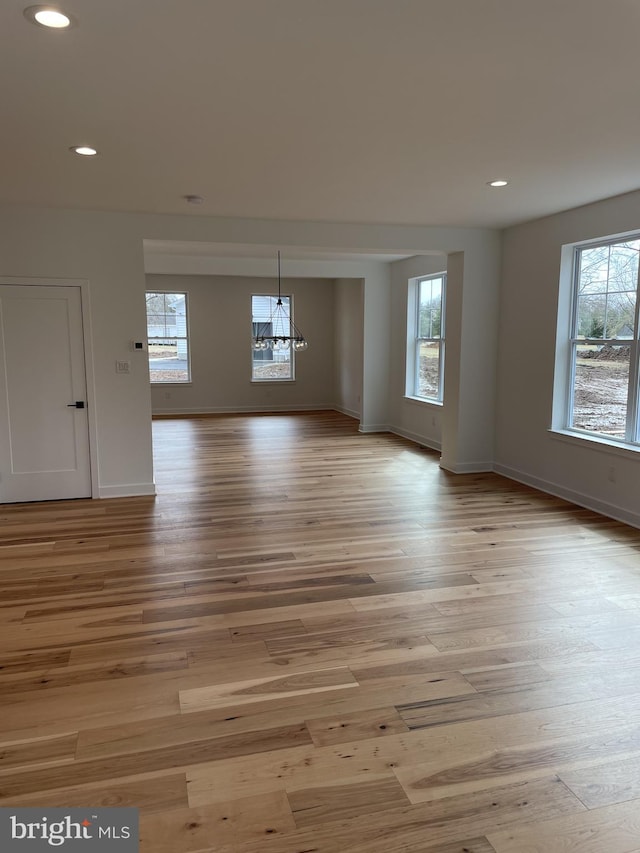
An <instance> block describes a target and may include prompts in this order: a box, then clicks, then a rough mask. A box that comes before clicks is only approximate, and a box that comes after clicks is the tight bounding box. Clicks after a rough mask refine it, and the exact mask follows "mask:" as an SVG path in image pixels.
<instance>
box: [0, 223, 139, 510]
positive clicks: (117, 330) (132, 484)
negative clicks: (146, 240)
mask: <svg viewBox="0 0 640 853" xmlns="http://www.w3.org/2000/svg"><path fill="white" fill-rule="evenodd" d="M0 275H2V276H10V277H12V278H13V279H14V280H15V281H16V282H19V281H20V280H24V279H25V278H38V277H39V278H43V279H48V280H51V282H52V283H55V280H56V278H59V279H79V280H86V281H88V282H89V285H88V291H89V294H90V297H89V299H90V306H89V312H88V317H89V318H90V324H89V325H90V328H89V329H87V330H86V334H87V335H89V336H90V339H91V342H92V349H93V359H92V361H91V362H90V363H89V364H88V365H87V367H88V375H89V387H91V385H93V387H94V394H93V395H89V396H88V400H87V403H88V408H89V412H90V420H91V424H92V435H91V439H92V442H91V443H92V456H93V460H92V461H93V466H92V467H93V476H94V482H95V483H96V490H95V496H96V497H97V496H103V497H110V496H118V495H127V494H150V493H153V491H154V487H153V463H152V453H151V440H150V419H151V401H150V395H149V371H148V363H147V359H146V353H144V352H143V353H134V352H131V351H130V349H129V346H130V341H131V340H133V339H138V340H140V339H142V340H144V335H145V306H144V298H143V289H144V266H143V255H142V241H141V239H140V237H139V235H138V234H137V233H136V231H135V229H132V228H131V226H130V221H129V219H128V217H126V216H122V217H121V216H114V215H112V214H100V213H84V212H71V211H49V210H38V211H30V210H27V209H21V208H20V209H18V208H13V209H9V210H4V211H0ZM116 360H128V361H130V362H131V372H130V374H128V375H127V374H117V373H116V371H115V362H116ZM96 469H97V470H96Z"/></svg>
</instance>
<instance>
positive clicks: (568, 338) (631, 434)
mask: <svg viewBox="0 0 640 853" xmlns="http://www.w3.org/2000/svg"><path fill="white" fill-rule="evenodd" d="M631 240H640V232H638V231H630V232H627V233H623V234H617V235H613V236H607V237H602V238H600V239H592V240H585V241H580V242H577V243H570V244H567V245H566V246H563V247H562V251H561V261H560V281H559V298H558V322H557V330H556V360H555V371H554V387H553V406H552V417H551V427H550V429H549V432H550V433H551V434H553V437H554V438H558V439H559V440H563V441H568V442H570V443H576V444H583V443H584V442H589V443H590V444H591V445H593V447H594V449H602V450H606V451H614V452H617V453H620V454H622V455H626V456H628V455H629V453H632V454H634V453H638V452H640V388H639V385H640V264H639V265H638V278H637V282H636V288H637V290H636V294H637V296H636V306H635V327H634V328H635V329H636V335H635V338H633V339H631V341H630V347H631V354H630V364H629V397H628V399H627V424H626V437H625V438H616V437H610V436H606V435H604V434H602V433H597V432H590V431H588V430H583V429H579V428H578V427H572V426H569V424H571V421H572V417H573V387H574V380H575V375H574V358H573V349H574V346H576V341H577V340H578V339H577V338H576V337H575V334H574V333H575V322H576V311H577V300H578V287H577V281H578V275H579V264H578V258H579V255H580V251H581V250H582V249H588V248H589V247H597V246H608V245H614V244H616V243H622V242H627V241H631ZM585 340H586V339H585ZM611 340H613V341H614V342H616V343H619V341H617V340H616V339H598V341H597V342H598V343H602V344H606V343H608V342H611ZM581 342H584V341H581ZM587 342H588V340H587Z"/></svg>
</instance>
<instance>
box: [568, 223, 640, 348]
mask: <svg viewBox="0 0 640 853" xmlns="http://www.w3.org/2000/svg"><path fill="white" fill-rule="evenodd" d="M639 248H640V241H637V240H636V241H630V242H625V243H615V244H613V245H608V246H595V247H591V248H589V249H583V250H582V251H581V252H580V272H579V281H578V316H577V326H576V336H577V337H586V338H616V337H620V338H629V337H632V336H633V325H634V317H635V306H636V287H637V280H638V250H639Z"/></svg>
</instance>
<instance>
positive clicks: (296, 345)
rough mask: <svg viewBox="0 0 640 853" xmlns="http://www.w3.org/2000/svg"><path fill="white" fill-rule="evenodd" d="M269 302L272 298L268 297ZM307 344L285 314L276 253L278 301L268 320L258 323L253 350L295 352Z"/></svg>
mask: <svg viewBox="0 0 640 853" xmlns="http://www.w3.org/2000/svg"><path fill="white" fill-rule="evenodd" d="M270 299H271V300H273V299H274V297H273V296H272V297H270ZM308 346H309V344H308V343H307V341H306V339H305V337H304V335H303V334H302V332H301V331H300V329H298V327H297V326H296V324H295V323H294V322H293V320H292V319H291V316H290V315H289V314H288V313H287V310H286V308H285V307H284V305H283V304H282V296H281V294H280V252H278V299H277V301H276V303H275V305H274V306H273V308H272V310H271V314H270V315H269V319H268V320H267V321H266V322H264V323H260V325H259V326H258V328H257V330H256V333H255V335H254V338H253V344H252V347H253V349H254V350H266V349H272V350H276V351H277V350H288V349H289V347H291V349H292V350H294V351H295V352H302V351H303V350H306V349H307V347H308Z"/></svg>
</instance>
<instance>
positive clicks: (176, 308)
mask: <svg viewBox="0 0 640 853" xmlns="http://www.w3.org/2000/svg"><path fill="white" fill-rule="evenodd" d="M146 296H147V342H148V348H149V374H150V376H151V382H154V383H155V382H164V383H167V382H190V381H191V371H190V368H189V335H188V326H187V294H186V293H158V292H152V293H147V295H146Z"/></svg>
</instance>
